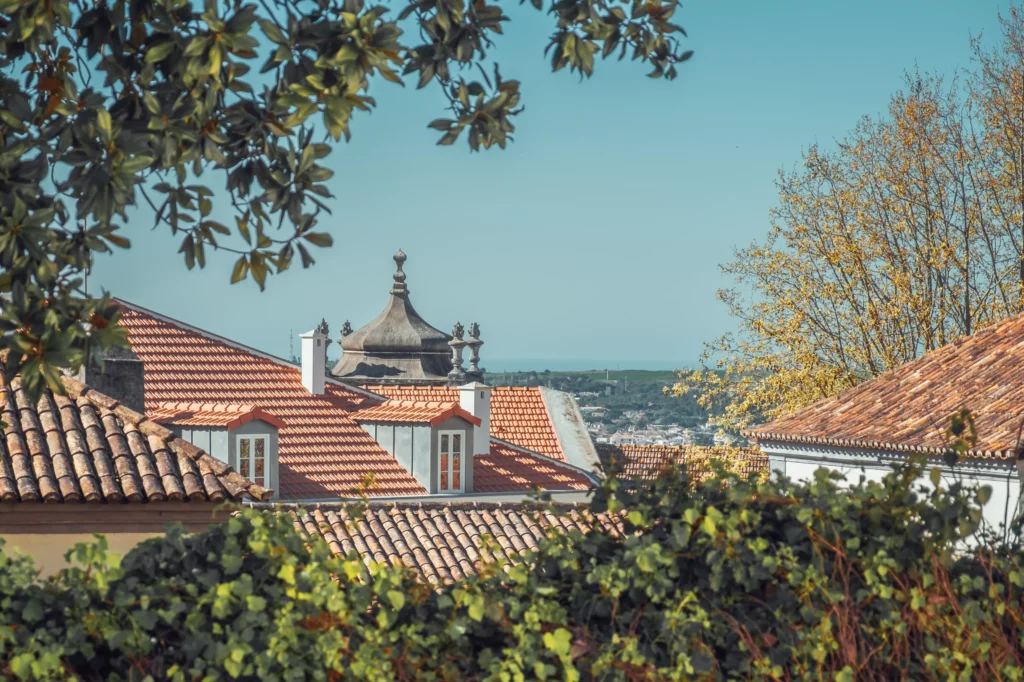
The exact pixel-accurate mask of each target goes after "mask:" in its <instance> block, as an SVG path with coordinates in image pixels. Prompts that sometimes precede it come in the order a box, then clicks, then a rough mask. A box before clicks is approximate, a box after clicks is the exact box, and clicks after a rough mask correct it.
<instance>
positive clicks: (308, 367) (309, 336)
mask: <svg viewBox="0 0 1024 682" xmlns="http://www.w3.org/2000/svg"><path fill="white" fill-rule="evenodd" d="M299 338H300V339H302V387H303V388H305V389H306V390H307V391H309V392H310V393H312V394H313V395H323V394H324V378H325V377H326V374H327V366H326V365H327V335H326V334H321V333H320V332H319V331H316V330H314V331H311V332H306V333H305V334H303V335H302V336H300V337H299Z"/></svg>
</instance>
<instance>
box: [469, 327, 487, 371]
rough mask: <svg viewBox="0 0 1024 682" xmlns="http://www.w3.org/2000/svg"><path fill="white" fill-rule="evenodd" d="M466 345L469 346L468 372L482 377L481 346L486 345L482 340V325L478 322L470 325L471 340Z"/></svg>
mask: <svg viewBox="0 0 1024 682" xmlns="http://www.w3.org/2000/svg"><path fill="white" fill-rule="evenodd" d="M466 345H468V346H469V370H467V372H466V373H467V374H469V375H471V376H473V377H476V378H481V377H482V376H483V372H481V371H480V346H482V345H484V342H483V341H481V340H480V325H478V324H477V323H476V322H474V323H473V324H471V325H469V342H468V343H467V344H466Z"/></svg>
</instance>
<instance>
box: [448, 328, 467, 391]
mask: <svg viewBox="0 0 1024 682" xmlns="http://www.w3.org/2000/svg"><path fill="white" fill-rule="evenodd" d="M465 335H466V330H465V328H464V327H463V326H462V323H461V322H456V323H455V326H454V327H453V328H452V340H451V341H449V342H448V345H449V346H451V349H452V371H450V372H448V383H449V384H451V385H452V386H461V385H462V384H464V383H466V370H464V369H463V368H462V349H463V348H465V347H466V341H465V339H463V338H462V337H463V336H465Z"/></svg>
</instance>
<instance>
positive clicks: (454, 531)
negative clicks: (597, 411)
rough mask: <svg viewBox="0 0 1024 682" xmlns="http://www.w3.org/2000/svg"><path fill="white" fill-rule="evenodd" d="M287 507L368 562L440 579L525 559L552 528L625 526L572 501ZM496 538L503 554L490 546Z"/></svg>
mask: <svg viewBox="0 0 1024 682" xmlns="http://www.w3.org/2000/svg"><path fill="white" fill-rule="evenodd" d="M283 509H284V510H286V513H289V514H291V515H292V516H293V518H294V522H295V527H296V529H298V530H299V531H300V532H301V533H303V534H304V535H306V536H307V537H311V538H317V539H322V540H323V541H325V542H327V543H328V546H329V547H330V549H331V551H332V552H333V553H334V554H335V555H337V556H347V555H348V554H349V552H351V551H353V550H355V551H356V552H357V553H358V554H359V555H360V557H361V558H362V559H363V562H364V563H366V564H367V565H369V564H370V563H372V562H377V563H384V564H388V565H392V566H399V565H405V566H408V567H410V568H412V569H413V570H415V571H416V572H417V573H419V574H420V576H421V577H422V578H423V579H424V580H425V581H427V582H429V583H432V584H435V585H438V584H450V583H452V582H455V581H458V580H461V579H462V578H464V577H466V576H468V575H471V574H473V573H476V572H477V571H479V570H480V569H481V567H482V566H483V565H484V564H487V563H491V562H493V561H495V560H497V559H502V560H507V561H509V562H511V563H515V562H517V561H520V560H521V558H522V555H523V553H524V552H527V551H530V550H532V549H533V548H535V547H536V546H537V543H538V542H539V541H540V539H541V538H542V537H544V535H545V534H546V533H548V532H550V530H551V529H552V528H565V529H576V530H579V531H581V532H587V531H588V530H589V529H590V528H592V527H594V526H595V525H596V526H597V527H598V528H599V529H600V530H602V531H603V532H609V533H613V534H614V533H620V532H621V525H620V524H619V523H618V520H617V519H616V518H614V517H612V516H610V515H608V514H602V515H599V516H597V517H595V516H594V515H590V514H583V513H581V511H580V510H579V509H576V508H574V507H572V506H568V505H560V506H559V507H558V511H559V514H558V515H556V514H552V513H550V512H549V511H547V510H545V509H544V508H542V507H541V506H539V505H531V504H509V503H482V502H472V503H459V502H449V503H444V502H438V503H413V504H409V503H400V504H387V503H371V504H369V505H368V506H367V507H366V508H365V509H364V511H363V514H362V516H361V517H360V518H358V519H352V518H350V516H349V513H348V511H347V509H345V508H344V507H335V506H332V507H324V506H319V507H317V508H316V509H313V510H312V511H304V510H301V509H298V508H296V507H291V506H285V507H284V508H283ZM488 539H489V540H490V541H491V542H492V546H493V547H496V548H498V554H497V555H494V554H492V553H491V552H490V551H488V550H487V549H486V548H485V543H486V542H487V541H488Z"/></svg>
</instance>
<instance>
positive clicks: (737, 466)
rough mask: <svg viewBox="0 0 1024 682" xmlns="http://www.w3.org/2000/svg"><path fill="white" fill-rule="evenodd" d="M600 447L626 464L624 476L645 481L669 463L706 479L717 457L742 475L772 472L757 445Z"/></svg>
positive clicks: (652, 477) (731, 469)
mask: <svg viewBox="0 0 1024 682" xmlns="http://www.w3.org/2000/svg"><path fill="white" fill-rule="evenodd" d="M597 449H598V452H599V453H600V454H601V456H602V458H603V459H605V461H608V460H609V459H611V458H614V459H615V460H616V461H617V462H619V463H620V464H622V465H623V466H624V467H625V469H624V471H623V473H622V476H624V477H626V478H636V479H641V480H645V481H649V480H653V479H655V478H657V477H658V475H659V474H660V473H661V472H662V471H664V470H665V467H667V466H668V465H669V464H674V465H677V466H678V465H680V464H685V465H686V470H687V471H688V472H689V473H690V475H691V476H692V477H693V479H694V480H698V481H699V480H703V479H705V478H708V477H709V476H710V475H711V474H712V473H714V472H713V470H712V468H711V462H712V461H713V460H718V461H720V462H722V464H724V465H725V468H726V470H728V471H733V472H735V473H737V474H739V475H740V476H742V477H746V476H749V475H750V474H754V473H756V474H759V475H760V476H761V477H763V478H766V477H767V476H768V473H769V472H768V457H767V456H766V455H765V454H764V453H762V452H761V451H760V450H757V449H755V448H730V447H701V446H697V445H684V446H669V445H627V444H623V445H607V444H601V445H598V446H597Z"/></svg>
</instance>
